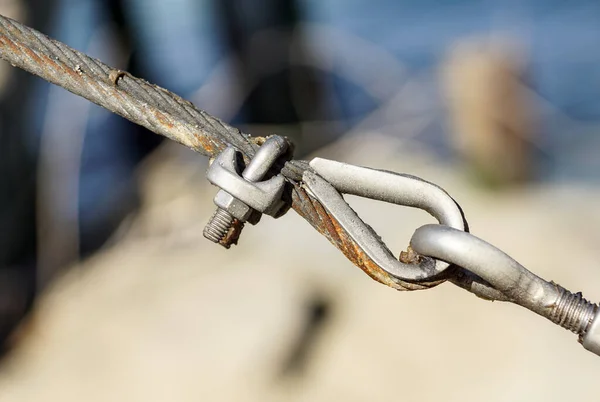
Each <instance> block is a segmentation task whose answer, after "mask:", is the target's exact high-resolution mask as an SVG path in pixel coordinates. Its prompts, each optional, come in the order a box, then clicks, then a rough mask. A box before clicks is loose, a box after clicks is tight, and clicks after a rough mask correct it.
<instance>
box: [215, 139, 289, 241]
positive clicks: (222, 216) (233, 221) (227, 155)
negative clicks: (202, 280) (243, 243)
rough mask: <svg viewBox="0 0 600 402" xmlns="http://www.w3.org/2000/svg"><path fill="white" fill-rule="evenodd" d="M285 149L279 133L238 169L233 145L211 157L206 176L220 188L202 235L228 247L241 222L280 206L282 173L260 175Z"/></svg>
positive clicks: (275, 211)
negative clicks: (215, 206)
mask: <svg viewBox="0 0 600 402" xmlns="http://www.w3.org/2000/svg"><path fill="white" fill-rule="evenodd" d="M287 151H288V143H287V141H286V140H285V139H284V138H283V137H280V136H276V135H274V136H271V137H269V138H267V140H266V141H265V142H264V143H263V145H262V146H261V147H260V148H259V149H258V151H257V152H256V155H254V158H252V160H251V161H250V163H249V164H248V166H247V167H246V168H245V169H244V171H243V172H242V173H240V167H239V163H238V161H239V159H238V153H237V151H236V149H235V148H233V147H231V146H230V147H227V148H226V149H225V150H224V151H223V152H221V153H220V154H219V155H218V156H217V157H216V158H215V160H214V161H213V163H212V164H211V165H210V167H209V168H208V171H207V173H206V177H207V179H208V181H209V182H210V183H212V184H213V185H215V186H217V187H220V188H221V190H220V191H219V192H218V193H217V195H216V196H215V198H214V202H215V205H217V207H218V208H217V211H216V212H215V214H214V215H213V217H212V218H211V220H210V221H209V222H208V224H207V225H206V227H205V228H204V237H206V238H207V239H209V240H211V241H213V242H215V243H219V244H221V245H222V246H223V247H225V248H229V247H230V246H231V244H235V243H236V242H237V238H238V237H239V232H240V231H241V229H242V227H243V224H244V222H249V223H251V224H253V225H255V224H256V223H258V222H259V220H260V217H261V215H262V214H263V213H265V214H267V215H271V216H273V215H275V214H276V213H277V212H278V211H279V210H280V209H281V208H282V207H283V205H284V202H283V200H282V195H283V189H284V186H285V179H284V178H283V176H282V175H281V174H278V175H276V176H273V177H271V178H270V179H268V180H264V181H261V179H262V178H263V177H264V176H265V175H266V174H267V172H268V171H269V169H271V167H272V166H273V164H274V163H275V162H276V161H277V160H278V159H279V158H280V157H281V156H283V155H284V154H285V153H286V152H287Z"/></svg>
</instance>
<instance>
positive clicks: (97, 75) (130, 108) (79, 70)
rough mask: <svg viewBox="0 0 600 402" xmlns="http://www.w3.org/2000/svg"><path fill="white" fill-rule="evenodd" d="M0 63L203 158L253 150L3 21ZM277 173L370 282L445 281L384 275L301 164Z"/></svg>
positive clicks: (239, 137)
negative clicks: (318, 194) (314, 194)
mask: <svg viewBox="0 0 600 402" xmlns="http://www.w3.org/2000/svg"><path fill="white" fill-rule="evenodd" d="M0 58H2V59H4V60H6V61H8V62H9V63H11V64H12V65H13V66H15V67H19V68H21V69H23V70H26V71H28V72H30V73H31V74H34V75H36V76H38V77H41V78H43V79H45V80H46V81H49V82H51V83H53V84H56V85H58V86H60V87H62V88H64V89H66V90H68V91H70V92H72V93H74V94H76V95H79V96H81V97H83V98H85V99H87V100H89V101H91V102H93V103H96V104H97V105H100V106H102V107H104V108H106V109H108V110H109V111H111V112H113V113H116V114H118V115H120V116H122V117H124V118H126V119H128V120H130V121H132V122H134V123H136V124H139V125H141V126H143V127H146V128H147V129H148V130H150V131H153V132H154V133H156V134H159V135H162V136H164V137H167V138H169V139H171V140H173V141H175V142H177V143H179V144H182V145H184V146H186V147H188V148H191V149H193V150H194V151H196V152H198V153H200V154H203V155H205V156H208V157H214V156H216V155H217V154H218V153H220V152H221V151H222V150H223V149H225V147H227V146H228V145H231V146H233V147H235V148H236V149H237V150H239V151H240V152H241V153H242V154H244V156H245V157H246V158H249V159H250V158H252V157H253V156H254V154H255V152H256V150H257V148H258V146H257V144H255V143H254V142H253V141H252V138H251V137H250V136H249V135H248V134H244V133H242V132H241V131H240V130H238V129H237V128H235V127H232V126H229V125H228V124H226V123H224V122H222V121H221V120H219V119H218V118H216V117H214V116H211V115H210V114H208V113H206V112H205V111H202V110H200V109H197V108H196V107H195V106H194V105H193V104H192V103H191V102H189V101H186V100H185V99H183V98H181V97H180V96H178V95H176V94H173V93H172V92H169V91H167V90H166V89H164V88H161V87H159V86H157V85H153V84H150V83H149V82H147V81H145V80H143V79H140V78H136V77H134V76H132V75H131V74H129V73H126V72H123V71H120V70H116V69H113V68H111V67H110V66H107V65H106V64H104V63H102V62H101V61H99V60H96V59H94V58H92V57H89V56H87V55H86V54H84V53H81V52H79V51H77V50H74V49H72V48H70V47H69V46H67V45H65V44H64V43H61V42H59V41H57V40H54V39H51V38H49V37H47V36H46V35H44V34H42V33H40V32H38V31H36V30H34V29H32V28H30V27H27V26H25V25H23V24H21V23H19V22H17V21H14V20H12V19H10V18H7V17H5V16H2V15H0ZM277 167H279V168H281V173H282V174H283V176H284V177H286V179H287V180H288V181H289V183H290V184H291V186H292V187H293V188H292V191H291V194H292V195H291V204H292V208H294V209H295V210H296V212H298V214H300V215H301V216H302V217H303V218H304V219H306V220H307V221H308V222H309V223H310V224H311V225H312V226H313V227H314V228H315V229H317V230H318V231H319V232H320V233H321V234H323V235H324V236H325V237H326V238H327V239H328V240H329V241H330V242H331V243H332V244H333V245H335V246H336V247H337V248H338V249H340V250H341V251H342V252H343V253H344V254H345V255H346V257H348V259H350V261H351V262H353V263H354V264H355V265H356V266H358V267H359V268H361V269H362V270H363V271H364V272H365V273H367V274H368V275H369V276H370V277H371V278H373V279H375V280H376V281H378V282H381V283H383V284H385V285H388V286H390V287H393V288H395V289H398V290H418V289H426V288H429V287H432V286H435V285H437V284H439V283H441V282H443V281H444V280H436V281H432V282H420V283H410V282H406V281H401V280H399V279H397V278H394V277H391V276H390V275H388V274H387V273H385V272H384V271H383V270H382V269H381V268H379V267H378V266H377V265H376V264H375V263H374V262H373V261H371V260H370V259H369V258H368V257H367V256H366V255H365V254H364V253H363V252H362V249H361V248H360V247H359V246H358V245H357V244H356V243H355V242H354V241H353V240H352V239H351V238H350V237H349V236H348V235H347V233H346V232H345V231H344V229H343V228H342V227H341V225H340V224H339V222H337V221H336V220H335V219H333V218H332V217H331V216H330V215H329V214H328V213H327V211H326V210H325V208H323V206H322V205H320V204H319V203H318V202H317V201H316V200H314V199H312V198H311V197H310V196H309V195H308V194H307V193H306V191H305V190H304V188H303V187H302V186H301V179H302V173H303V172H304V171H305V170H307V169H309V166H308V163H307V162H306V161H298V160H292V161H288V162H285V164H284V165H283V166H281V165H280V166H277Z"/></svg>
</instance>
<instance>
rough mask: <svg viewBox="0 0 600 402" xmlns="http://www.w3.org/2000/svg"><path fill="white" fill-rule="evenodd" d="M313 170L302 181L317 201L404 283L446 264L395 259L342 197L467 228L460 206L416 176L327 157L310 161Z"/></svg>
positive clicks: (422, 276) (372, 257)
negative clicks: (388, 205) (381, 203)
mask: <svg viewBox="0 0 600 402" xmlns="http://www.w3.org/2000/svg"><path fill="white" fill-rule="evenodd" d="M310 166H311V168H312V170H313V171H310V170H307V171H305V172H304V174H303V176H302V179H303V181H304V184H305V186H306V188H307V190H308V191H309V193H310V194H311V195H312V196H313V197H314V198H316V199H317V200H318V201H319V202H320V203H321V204H322V205H323V207H324V208H325V209H326V210H327V212H328V213H329V214H331V215H332V216H333V217H334V218H335V219H336V220H338V221H339V223H340V225H341V226H342V227H343V228H344V230H345V231H346V232H347V233H348V235H349V236H350V237H351V238H352V239H353V240H354V241H355V242H356V244H358V245H359V246H360V247H361V248H362V250H363V251H364V253H365V254H366V255H367V256H368V257H369V258H371V259H372V260H373V262H375V263H376V264H377V265H379V267H381V269H383V270H384V271H385V272H387V273H388V274H390V275H392V276H394V277H396V278H399V279H403V280H407V281H422V280H426V279H429V278H431V277H433V276H436V275H438V274H440V273H441V272H442V271H444V270H445V269H446V268H448V266H449V265H450V264H448V263H446V262H443V261H435V260H433V259H431V258H427V257H426V258H421V259H420V261H419V263H418V264H406V263H403V262H401V261H398V260H397V259H396V258H395V257H394V255H393V254H392V252H391V251H390V250H389V249H388V247H387V246H386V245H385V243H383V241H382V240H381V238H380V237H379V236H378V235H377V233H375V231H374V230H373V229H372V228H371V227H370V226H368V225H367V224H366V223H365V222H364V221H362V220H361V219H360V217H359V216H358V215H357V214H356V212H354V210H353V209H352V208H351V207H350V206H349V205H348V203H347V202H346V201H345V200H344V198H343V197H342V195H341V194H340V193H344V194H352V195H357V196H360V197H366V198H370V199H374V200H379V201H385V202H390V203H393V204H398V205H403V206H407V207H413V208H419V209H422V210H424V211H427V212H428V213H429V214H431V215H433V216H434V217H435V218H436V219H437V220H438V221H439V223H441V224H443V225H447V226H450V227H452V228H455V229H458V230H465V227H466V222H465V218H464V216H463V213H462V211H461V209H460V207H459V206H458V204H457V203H456V202H455V201H454V200H453V199H452V197H450V195H448V193H446V192H445V191H444V190H443V189H442V188H440V187H438V186H436V185H435V184H433V183H430V182H427V181H425V180H422V179H420V178H418V177H414V176H409V175H404V174H398V173H394V172H388V171H383V170H376V169H370V168H366V167H362V166H355V165H350V164H347V163H342V162H336V161H332V160H327V159H321V158H315V159H313V160H312V161H311V162H310Z"/></svg>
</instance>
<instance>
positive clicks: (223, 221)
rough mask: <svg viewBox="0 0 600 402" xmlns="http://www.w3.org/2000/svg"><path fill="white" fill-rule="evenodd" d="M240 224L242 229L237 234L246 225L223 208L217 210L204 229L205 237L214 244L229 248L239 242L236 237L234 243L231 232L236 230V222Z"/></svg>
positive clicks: (239, 229)
mask: <svg viewBox="0 0 600 402" xmlns="http://www.w3.org/2000/svg"><path fill="white" fill-rule="evenodd" d="M236 221H237V222H239V223H240V227H239V228H237V229H238V230H237V232H238V233H239V231H241V228H242V227H243V225H244V223H243V222H240V221H238V220H237V219H235V218H234V217H233V215H231V214H230V213H229V212H227V211H225V210H224V209H222V208H217V210H216V211H215V213H214V214H213V216H212V217H211V218H210V220H209V221H208V223H207V224H206V226H205V227H204V233H203V234H204V237H206V238H207V239H208V240H210V241H212V242H213V243H218V244H221V245H222V246H223V247H225V248H229V247H230V246H231V244H232V243H234V241H237V237H235V238H234V239H233V240H234V241H232V239H231V238H232V237H233V236H231V230H232V229H235V228H236V227H235V226H236V225H235V222H236Z"/></svg>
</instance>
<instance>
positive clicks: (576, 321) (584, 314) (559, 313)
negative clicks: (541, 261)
mask: <svg viewBox="0 0 600 402" xmlns="http://www.w3.org/2000/svg"><path fill="white" fill-rule="evenodd" d="M557 287H558V289H559V290H560V296H559V297H558V301H557V302H556V304H555V305H554V307H553V309H552V312H551V314H550V317H549V318H550V320H551V321H552V322H554V323H555V324H558V325H560V326H561V327H563V328H565V329H568V330H569V331H572V332H574V333H576V334H579V335H584V334H585V333H586V331H587V330H588V327H589V326H590V324H591V323H592V320H593V319H594V316H595V315H596V311H597V310H598V305H596V304H594V303H591V302H589V301H587V300H586V299H584V298H583V296H582V294H581V292H577V293H571V292H569V291H568V290H567V289H564V288H563V287H561V286H558V285H557Z"/></svg>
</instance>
